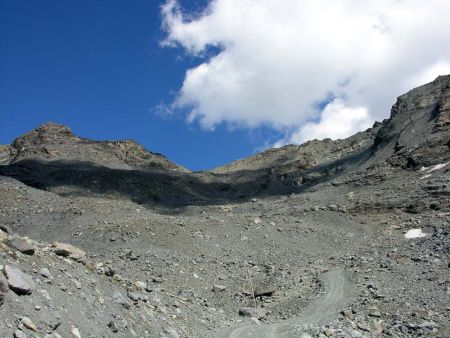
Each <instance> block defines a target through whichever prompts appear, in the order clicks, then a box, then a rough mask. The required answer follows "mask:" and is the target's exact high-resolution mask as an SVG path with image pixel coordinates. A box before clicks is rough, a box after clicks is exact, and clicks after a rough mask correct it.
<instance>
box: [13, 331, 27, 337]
mask: <svg viewBox="0 0 450 338" xmlns="http://www.w3.org/2000/svg"><path fill="white" fill-rule="evenodd" d="M13 336H14V338H27V336H26V334H25V333H24V332H23V331H20V330H16V331H14V334H13Z"/></svg>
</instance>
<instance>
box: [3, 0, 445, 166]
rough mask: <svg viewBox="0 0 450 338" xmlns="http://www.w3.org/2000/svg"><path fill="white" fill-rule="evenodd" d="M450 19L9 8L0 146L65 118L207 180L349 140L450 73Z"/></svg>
mask: <svg viewBox="0 0 450 338" xmlns="http://www.w3.org/2000/svg"><path fill="white" fill-rule="evenodd" d="M281 4H282V5H281ZM161 6H162V7H161ZM205 8H207V10H205ZM449 11H450V1H448V0H428V1H397V0H376V1H370V2H367V1H361V0H345V1H335V0H321V1H317V0H302V1H299V0H283V1H280V2H277V1H273V0H255V1H241V0H214V1H209V0H164V1H163V0H160V1H157V0H39V1H37V0H0V143H3V144H4V143H10V142H11V141H12V140H13V139H14V138H15V137H17V136H19V135H21V134H23V133H25V132H27V131H29V130H31V129H33V128H35V127H37V126H38V125H40V124H42V123H45V122H48V121H52V122H58V123H62V124H65V125H67V126H69V127H71V128H72V129H73V131H74V132H75V133H76V134H77V135H80V136H83V137H89V138H93V139H97V140H105V139H110V140H115V139H126V138H131V139H134V140H136V141H137V142H139V143H141V144H143V145H144V146H145V147H146V148H148V149H149V150H151V151H154V152H159V153H162V154H165V155H166V156H167V157H168V158H169V159H171V160H172V161H174V162H176V163H179V164H181V165H184V166H186V167H188V168H190V169H193V170H202V169H209V168H213V167H216V166H219V165H222V164H225V163H228V162H230V161H233V160H236V159H238V158H243V157H246V156H249V155H251V154H254V153H255V152H257V151H258V150H261V149H263V148H265V147H268V146H271V145H277V146H279V145H283V144H287V143H296V144H301V143H303V142H305V141H307V140H311V139H323V138H328V137H329V138H332V139H338V138H345V137H348V136H350V135H352V134H354V133H355V132H358V131H361V130H365V129H367V128H369V127H370V126H371V125H372V124H373V123H374V121H376V120H378V121H380V120H383V119H384V118H387V117H388V116H389V112H390V107H391V105H392V104H393V103H394V102H395V100H396V97H397V96H399V95H401V94H403V93H404V92H406V91H408V90H410V89H411V88H414V87H416V86H419V85H422V84H424V83H427V82H430V81H432V80H434V79H435V78H436V77H437V76H438V75H444V74H450V44H449V43H448V41H450V20H448V13H449ZM162 23H164V30H163V29H162ZM354 32H358V34H354ZM162 41H164V42H165V46H166V47H162V46H161V42H162ZM199 55H200V57H199ZM160 106H164V107H168V108H170V109H169V110H171V111H172V112H173V114H171V116H170V117H168V116H165V117H162V116H161V115H158V114H155V108H156V107H160Z"/></svg>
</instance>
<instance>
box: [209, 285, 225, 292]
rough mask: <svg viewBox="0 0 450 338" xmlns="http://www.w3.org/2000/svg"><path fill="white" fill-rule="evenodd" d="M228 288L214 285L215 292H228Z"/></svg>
mask: <svg viewBox="0 0 450 338" xmlns="http://www.w3.org/2000/svg"><path fill="white" fill-rule="evenodd" d="M226 288H227V287H226V286H225V285H214V286H213V288H212V290H213V292H222V291H225V290H226Z"/></svg>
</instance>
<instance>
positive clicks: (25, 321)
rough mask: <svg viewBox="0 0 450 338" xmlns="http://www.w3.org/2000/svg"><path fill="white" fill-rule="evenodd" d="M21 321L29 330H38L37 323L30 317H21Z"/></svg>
mask: <svg viewBox="0 0 450 338" xmlns="http://www.w3.org/2000/svg"><path fill="white" fill-rule="evenodd" d="M20 323H21V324H23V326H25V327H26V328H27V329H28V330H31V331H34V332H37V327H36V325H34V323H33V322H32V320H31V319H30V318H28V317H22V318H20Z"/></svg>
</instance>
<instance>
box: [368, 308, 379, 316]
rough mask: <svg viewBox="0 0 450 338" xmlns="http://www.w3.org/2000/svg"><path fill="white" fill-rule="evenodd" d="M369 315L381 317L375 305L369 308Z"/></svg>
mask: <svg viewBox="0 0 450 338" xmlns="http://www.w3.org/2000/svg"><path fill="white" fill-rule="evenodd" d="M369 316H371V317H381V312H380V311H379V310H378V308H376V307H372V308H370V309H369Z"/></svg>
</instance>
